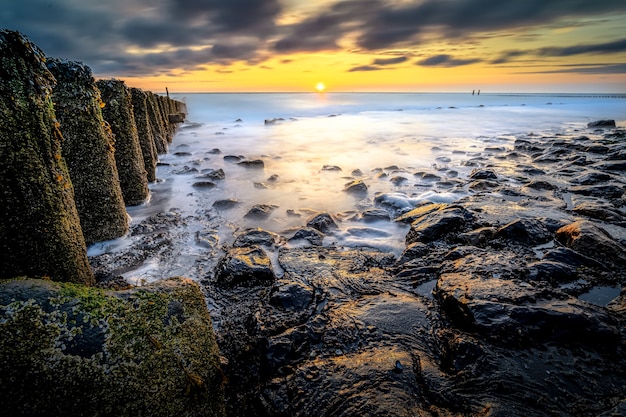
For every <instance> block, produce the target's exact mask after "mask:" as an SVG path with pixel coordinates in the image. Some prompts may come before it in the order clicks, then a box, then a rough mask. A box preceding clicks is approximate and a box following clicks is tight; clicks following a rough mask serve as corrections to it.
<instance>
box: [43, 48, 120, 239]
mask: <svg viewBox="0 0 626 417" xmlns="http://www.w3.org/2000/svg"><path fill="white" fill-rule="evenodd" d="M47 66H48V69H49V70H50V71H51V72H52V74H53V75H54V77H55V78H56V79H57V85H56V86H55V87H54V92H53V95H52V98H53V100H54V103H55V113H56V116H57V120H58V121H59V122H60V123H61V127H60V129H61V133H62V134H63V139H64V141H63V143H62V153H63V157H64V158H65V160H66V161H67V167H68V170H69V172H70V176H71V178H72V183H73V184H74V201H75V202H76V208H77V210H78V216H79V217H80V224H81V226H82V230H83V235H84V237H85V242H86V243H87V244H88V245H89V244H92V243H95V242H101V241H104V240H109V239H115V238H118V237H120V236H123V235H124V234H125V233H126V232H127V231H128V215H127V214H126V208H125V207H124V199H123V197H122V190H121V188H120V180H119V177H118V172H117V166H116V164H115V156H114V146H115V138H114V137H113V133H112V132H111V129H110V127H109V125H108V123H106V122H105V121H104V119H103V118H102V110H101V108H102V106H103V105H104V104H103V103H102V101H101V100H100V91H99V90H98V88H97V87H96V82H95V80H94V78H93V76H92V74H91V69H89V67H87V66H85V65H83V64H81V63H79V62H72V61H69V62H68V61H60V60H57V59H52V58H50V59H48V60H47Z"/></svg>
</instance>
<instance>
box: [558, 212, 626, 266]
mask: <svg viewBox="0 0 626 417" xmlns="http://www.w3.org/2000/svg"><path fill="white" fill-rule="evenodd" d="M556 239H557V240H558V241H559V242H560V243H562V244H563V245H565V246H567V247H568V248H570V249H573V250H575V251H576V252H579V253H581V254H583V255H585V256H588V257H590V258H592V259H595V260H598V261H602V262H606V263H608V264H609V265H611V264H613V265H621V266H625V265H626V247H624V246H622V245H621V244H619V243H618V242H616V241H615V240H614V239H613V238H612V237H611V235H610V234H609V233H607V232H606V231H605V230H603V229H601V228H600V227H598V226H596V225H595V224H593V223H592V222H590V221H588V220H579V221H577V222H574V223H571V224H569V225H567V226H564V227H562V228H560V229H559V230H557V232H556Z"/></svg>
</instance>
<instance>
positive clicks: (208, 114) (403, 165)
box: [89, 92, 626, 281]
mask: <svg viewBox="0 0 626 417" xmlns="http://www.w3.org/2000/svg"><path fill="white" fill-rule="evenodd" d="M171 97H172V98H174V99H177V100H180V101H183V102H185V103H186V105H187V110H188V115H187V120H186V122H185V123H184V124H182V125H181V126H180V128H179V130H178V131H177V133H176V135H175V137H174V139H173V142H172V143H171V145H170V149H169V152H168V153H167V154H164V155H160V157H159V158H160V159H159V162H160V163H159V167H158V170H157V177H158V180H157V181H156V182H155V183H153V184H151V185H150V191H151V197H150V200H149V201H147V202H146V203H145V204H142V205H140V206H135V207H128V208H127V210H128V213H129V216H130V218H131V219H132V220H131V224H138V223H139V222H142V221H144V220H145V219H147V218H148V217H150V216H154V215H156V214H158V213H163V212H168V211H172V210H174V211H176V212H177V213H180V214H181V215H182V216H183V217H186V218H189V219H193V218H198V217H199V216H201V214H200V213H203V214H202V215H204V216H206V213H207V210H209V211H210V212H211V213H213V214H212V215H214V216H216V217H218V218H219V219H220V221H219V223H220V224H221V227H219V228H218V229H219V230H217V231H216V233H217V235H218V239H219V242H220V244H225V245H228V244H230V243H232V241H233V239H234V236H235V235H236V234H237V233H239V232H241V231H243V230H245V229H248V228H261V229H263V230H267V231H270V232H274V233H277V234H280V235H282V236H285V237H286V238H287V239H289V238H290V237H291V236H293V234H294V233H295V231H296V230H298V229H299V228H302V227H303V226H305V225H306V223H307V222H308V221H309V220H310V218H311V217H312V216H314V215H315V214H318V213H330V214H331V215H332V216H333V217H334V218H335V219H336V220H337V224H338V226H339V227H338V229H337V230H335V231H333V232H332V233H330V234H328V235H327V236H326V237H325V238H324V244H325V245H339V246H365V247H372V248H376V249H380V250H384V251H388V252H392V253H394V254H396V255H399V254H400V253H401V252H402V250H403V249H404V237H405V235H406V232H407V230H408V226H407V225H406V224H403V223H398V222H394V221H390V220H389V219H391V220H393V218H394V217H395V216H397V215H399V214H401V213H402V212H405V211H408V210H410V209H411V208H412V207H415V206H416V205H418V204H420V203H422V202H425V201H432V202H448V203H452V202H454V201H457V200H459V199H461V198H463V197H465V196H466V195H467V193H468V191H467V188H466V187H464V186H463V184H464V183H465V181H463V180H464V179H466V178H467V177H468V176H469V174H470V172H471V171H472V169H474V168H475V167H476V164H475V163H471V162H472V161H476V160H481V159H482V160H488V159H489V158H490V157H493V156H494V153H498V152H500V153H502V152H504V151H508V150H512V149H513V143H514V141H515V139H516V138H518V137H524V136H527V135H530V134H533V135H543V136H554V135H564V136H567V135H581V134H583V133H584V131H585V130H586V126H587V123H588V122H590V121H594V120H598V119H614V120H616V122H617V123H618V125H621V126H626V95H617V94H616V95H592V94H490V93H481V94H480V95H478V94H472V92H467V93H437V94H435V93H330V92H327V93H229V94H221V93H220V94H217V93H209V94H200V93H194V94H171ZM258 160H261V161H263V166H262V167H260V166H258V165H254V164H253V165H245V164H240V163H238V162H241V161H258ZM511 163H512V164H513V163H514V161H511ZM220 169H221V170H223V172H224V178H223V179H216V180H211V182H212V183H213V184H214V186H213V185H210V186H205V187H201V186H199V185H198V183H199V182H201V181H204V180H203V179H202V176H203V174H206V173H211V172H214V171H217V170H220ZM354 181H361V182H362V183H363V184H364V185H365V187H366V190H362V191H361V192H358V193H352V192H349V191H346V187H347V185H348V184H350V183H353V182H354ZM205 185H206V184H205ZM223 200H231V201H233V202H236V204H235V205H233V206H231V207H229V208H227V209H224V208H222V209H217V208H215V207H214V203H215V202H216V201H223ZM255 205H263V206H264V207H266V209H267V208H268V207H269V209H267V212H268V213H269V214H267V216H266V217H264V218H260V217H258V216H250V215H249V213H250V210H251V209H252V208H253V207H254V206H255ZM385 213H388V215H389V219H385ZM190 221H191V220H190ZM190 227H191V228H192V229H193V227H194V226H193V225H191V226H190ZM195 227H196V229H198V230H199V229H200V228H201V227H202V225H201V224H200V223H199V224H198V225H197V226H195ZM196 231H197V230H196ZM128 239H131V237H130V236H126V237H123V238H120V239H116V240H114V241H108V242H102V243H98V244H96V245H93V246H92V247H90V248H89V254H90V255H95V254H101V253H106V252H111V253H112V252H115V251H120V250H124V248H125V247H126V246H127V243H128V242H127V241H128ZM187 244H189V245H191V246H192V247H190V248H189V252H191V253H194V252H198V253H199V252H201V251H202V248H201V247H199V246H194V245H195V244H194V243H193V242H191V243H189V242H188V243H187ZM290 244H293V245H296V244H298V243H297V242H292V243H290ZM186 262H187V263H191V262H193V257H190V258H189V261H186ZM184 263H185V262H183V265H179V268H178V269H177V270H174V271H170V272H171V273H180V274H183V275H184V274H186V273H188V272H189V268H190V267H191V266H190V265H184ZM160 269H162V265H159V263H158V262H156V263H154V270H150V266H145V265H144V266H142V267H141V268H139V269H138V271H139V272H137V271H130V272H129V277H133V276H137V275H138V274H139V275H141V277H142V279H143V280H144V281H145V280H146V279H147V280H148V281H151V280H153V279H156V277H159V276H162V270H161V271H160ZM146 277H147V278H146Z"/></svg>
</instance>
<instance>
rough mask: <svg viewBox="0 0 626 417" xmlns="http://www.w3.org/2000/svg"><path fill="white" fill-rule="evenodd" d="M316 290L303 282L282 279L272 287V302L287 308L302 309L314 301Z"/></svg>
mask: <svg viewBox="0 0 626 417" xmlns="http://www.w3.org/2000/svg"><path fill="white" fill-rule="evenodd" d="M314 293H315V291H314V289H313V288H312V287H310V286H308V285H305V284H303V283H301V282H292V281H285V280H281V281H278V282H276V284H275V285H274V287H273V288H272V294H271V296H270V300H269V302H270V304H272V305H274V306H277V307H280V308H283V309H285V310H293V311H301V310H303V309H305V308H306V307H308V306H309V305H310V304H311V303H312V302H313V295H314Z"/></svg>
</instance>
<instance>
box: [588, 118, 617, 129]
mask: <svg viewBox="0 0 626 417" xmlns="http://www.w3.org/2000/svg"><path fill="white" fill-rule="evenodd" d="M587 127H600V128H612V127H615V120H596V121H593V122H589V123H587Z"/></svg>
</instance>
